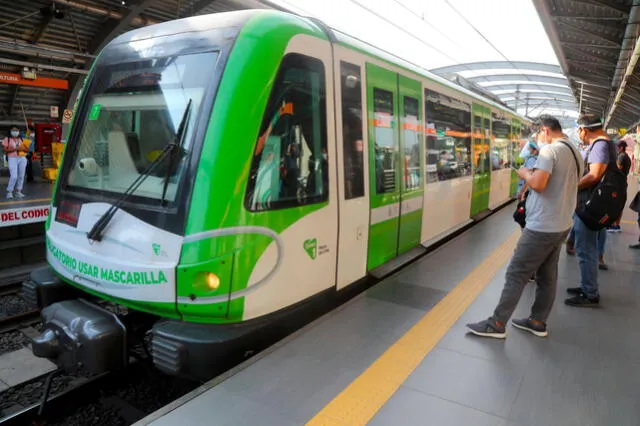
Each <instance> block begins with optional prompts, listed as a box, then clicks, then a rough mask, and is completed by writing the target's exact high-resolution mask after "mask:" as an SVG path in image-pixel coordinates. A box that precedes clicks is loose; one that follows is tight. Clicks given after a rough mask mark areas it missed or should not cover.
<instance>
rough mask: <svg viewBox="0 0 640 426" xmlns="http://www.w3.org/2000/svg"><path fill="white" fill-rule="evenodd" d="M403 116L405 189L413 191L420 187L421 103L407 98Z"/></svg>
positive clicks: (404, 101)
mask: <svg viewBox="0 0 640 426" xmlns="http://www.w3.org/2000/svg"><path fill="white" fill-rule="evenodd" d="M402 101H403V106H404V108H403V109H404V111H403V114H402V132H403V134H404V158H403V159H402V167H403V169H404V188H405V190H411V189H415V188H418V187H420V185H421V184H422V177H421V176H420V109H419V105H420V103H419V101H418V100H417V99H415V98H411V97H409V96H405V97H404V98H403V100H402Z"/></svg>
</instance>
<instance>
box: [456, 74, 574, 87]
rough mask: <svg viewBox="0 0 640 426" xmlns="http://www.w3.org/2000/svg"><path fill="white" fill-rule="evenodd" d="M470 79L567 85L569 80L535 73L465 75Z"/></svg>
mask: <svg viewBox="0 0 640 426" xmlns="http://www.w3.org/2000/svg"><path fill="white" fill-rule="evenodd" d="M465 78H466V79H467V80H470V81H504V82H505V83H506V82H513V81H528V82H529V83H532V84H536V82H538V81H540V82H544V83H549V84H557V85H559V86H567V85H568V84H569V82H568V81H567V79H566V78H564V77H562V78H561V77H549V76H546V75H533V74H494V75H478V76H475V77H465Z"/></svg>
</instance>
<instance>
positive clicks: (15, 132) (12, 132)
mask: <svg viewBox="0 0 640 426" xmlns="http://www.w3.org/2000/svg"><path fill="white" fill-rule="evenodd" d="M19 134H20V132H17V131H15V130H12V131H11V136H13V137H14V138H17V137H18V135H19Z"/></svg>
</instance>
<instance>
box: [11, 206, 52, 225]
mask: <svg viewBox="0 0 640 426" xmlns="http://www.w3.org/2000/svg"><path fill="white" fill-rule="evenodd" d="M47 216H49V206H48V205H44V206H43V205H40V206H31V207H22V208H17V209H11V208H8V209H6V210H0V228H2V227H5V226H15V225H24V224H25V223H36V222H44V221H45V220H47Z"/></svg>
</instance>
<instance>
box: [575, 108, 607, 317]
mask: <svg viewBox="0 0 640 426" xmlns="http://www.w3.org/2000/svg"><path fill="white" fill-rule="evenodd" d="M578 137H579V138H580V140H581V141H582V142H583V143H584V144H585V146H586V147H587V149H585V150H584V151H583V152H582V157H583V159H584V163H585V164H586V165H587V166H586V168H585V172H584V176H582V178H581V179H580V183H579V184H578V207H580V206H584V205H585V204H586V202H587V201H589V199H590V197H591V194H592V192H593V189H594V188H595V187H596V185H597V184H598V182H600V180H601V179H602V176H604V173H605V172H606V170H607V168H608V167H617V166H616V158H617V157H616V148H615V145H614V143H613V141H612V140H611V138H609V136H608V135H607V133H606V132H605V131H604V128H603V124H602V120H601V119H600V117H598V116H595V115H593V114H585V115H582V116H581V117H580V118H579V119H578ZM573 227H574V233H575V242H574V246H575V250H576V255H577V257H578V264H579V265H580V287H570V288H567V293H569V294H572V295H574V296H573V297H571V298H568V299H566V300H565V304H566V305H568V306H574V307H595V306H598V305H599V303H600V293H599V291H598V266H599V262H598V258H599V254H600V253H599V252H601V251H602V252H603V251H604V238H606V235H607V234H606V230H604V229H603V230H600V231H594V230H591V229H589V228H588V227H587V225H585V223H584V222H583V221H582V219H580V217H578V215H577V214H576V215H574V225H573ZM599 241H600V245H601V246H600V247H599Z"/></svg>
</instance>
